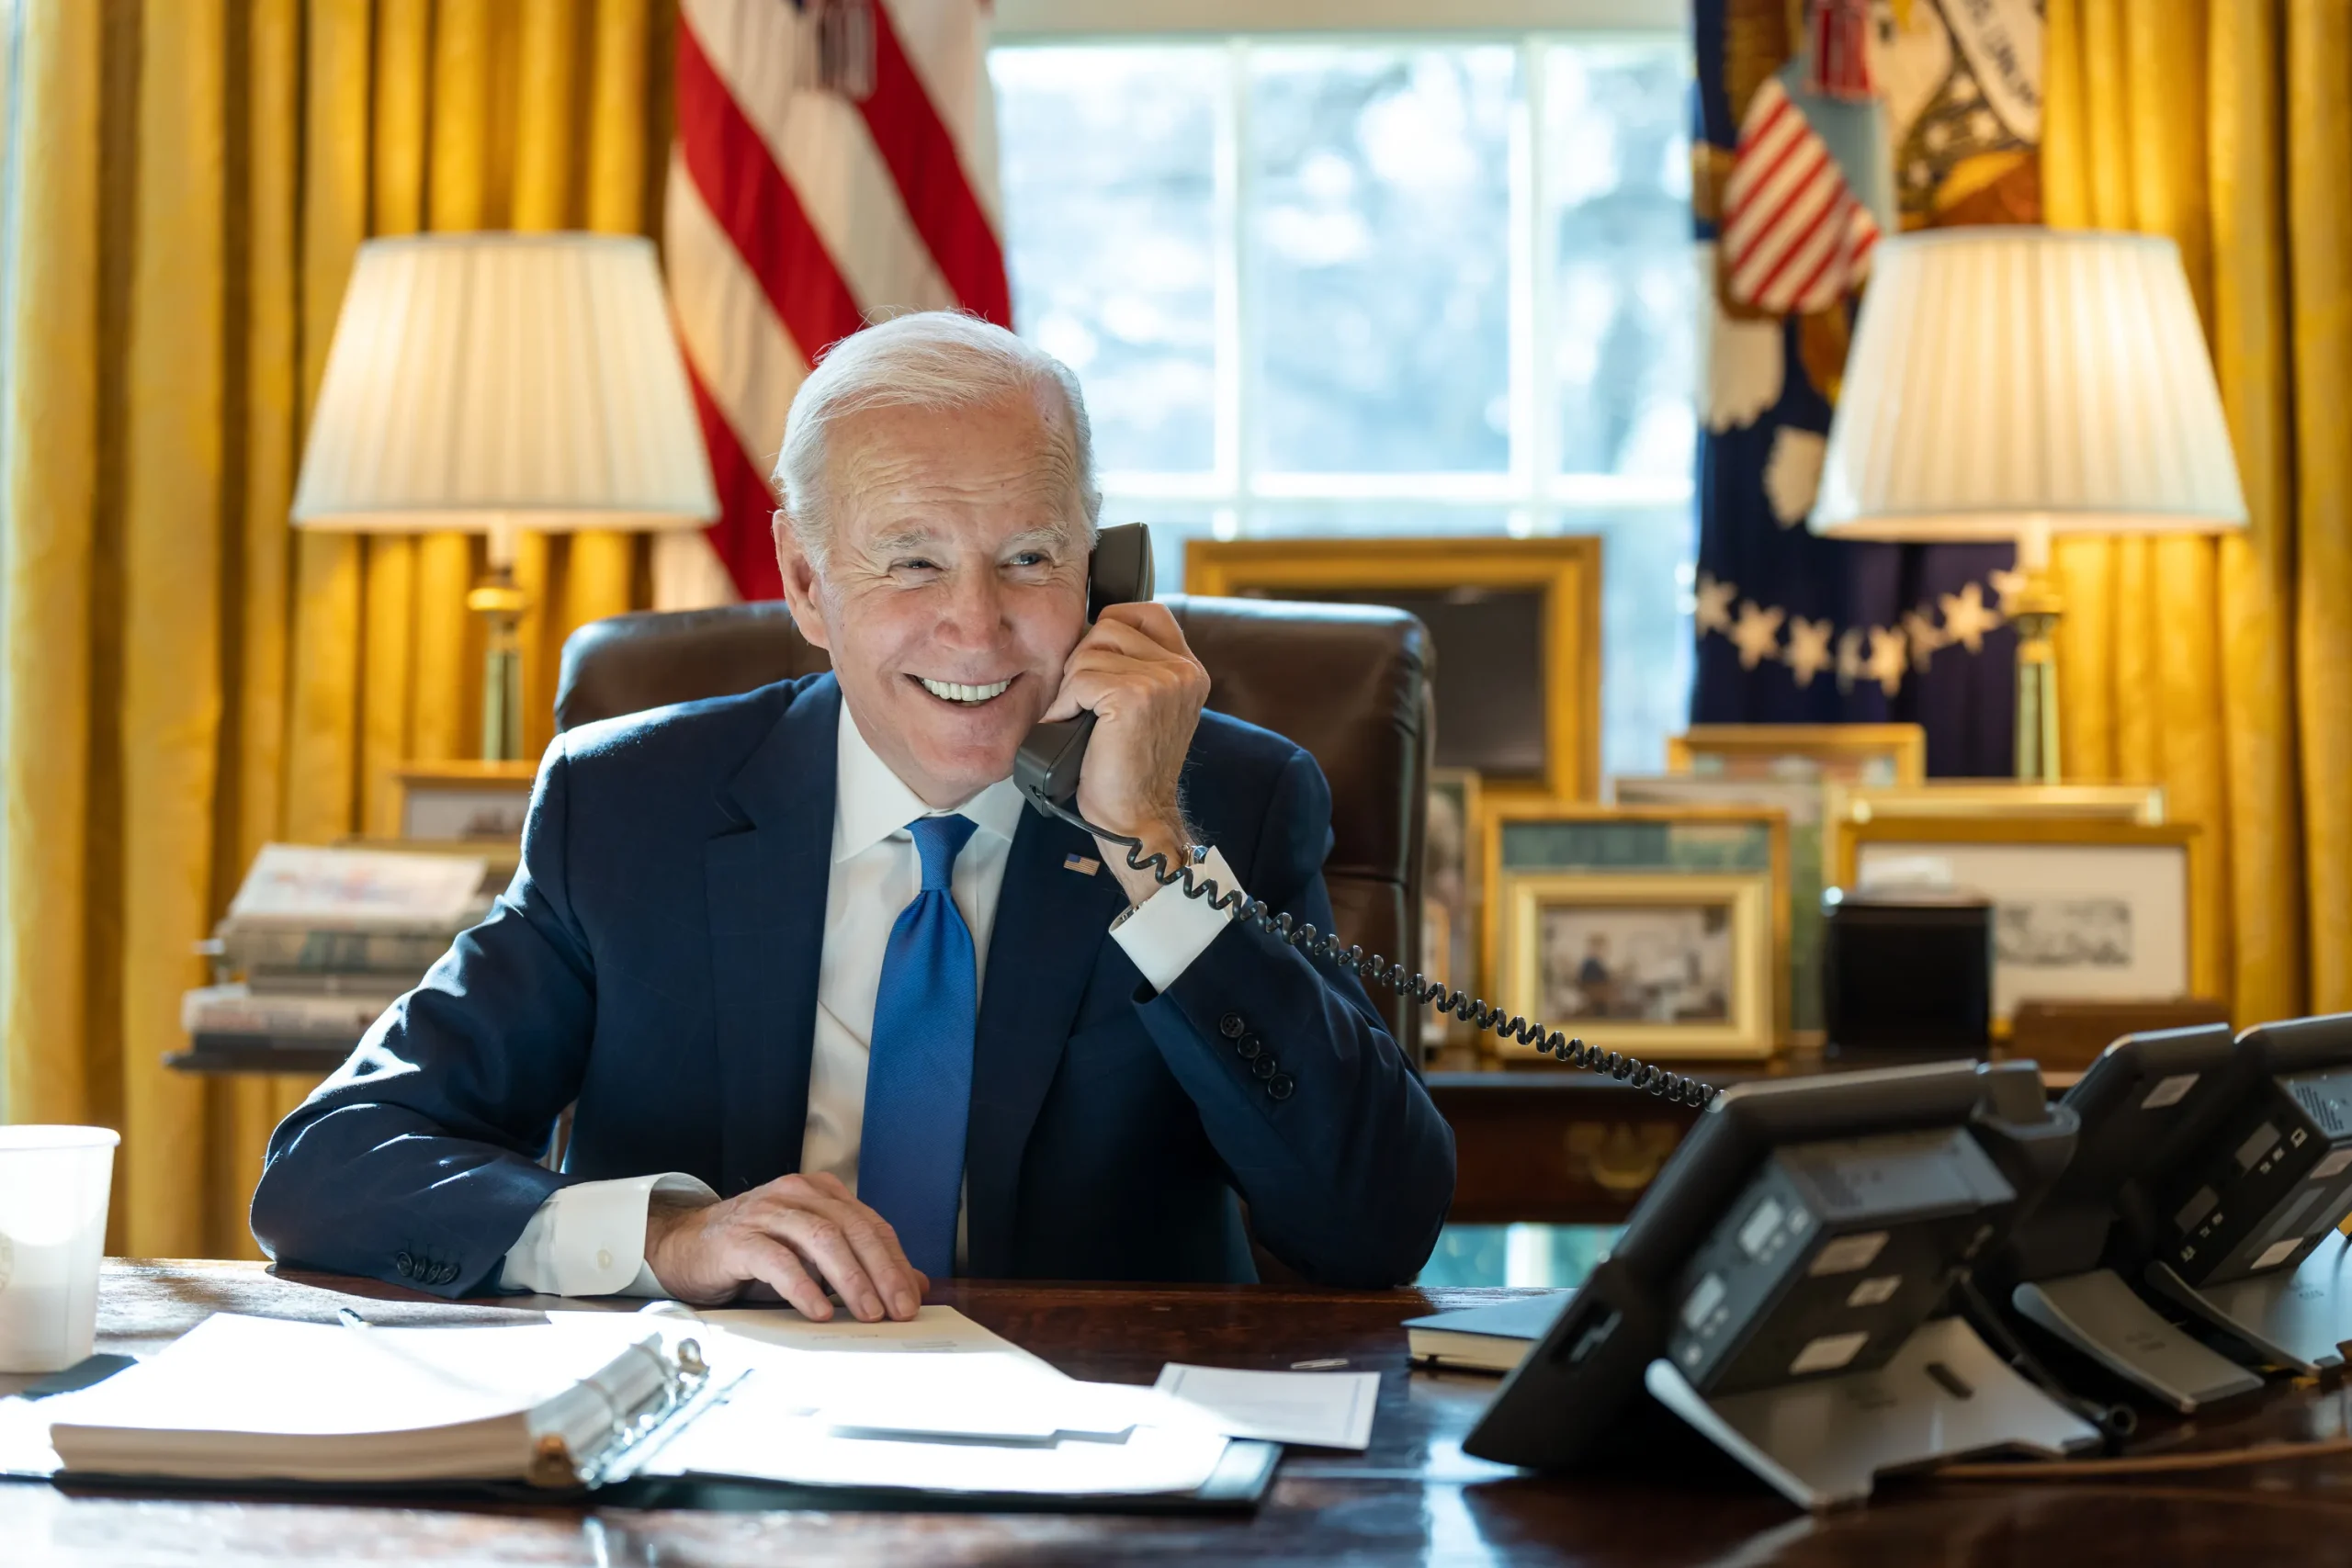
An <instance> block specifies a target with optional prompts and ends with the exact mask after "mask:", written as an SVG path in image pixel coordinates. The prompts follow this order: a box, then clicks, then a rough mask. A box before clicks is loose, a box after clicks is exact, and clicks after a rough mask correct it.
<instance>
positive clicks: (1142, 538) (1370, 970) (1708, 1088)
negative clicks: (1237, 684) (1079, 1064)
mask: <svg viewBox="0 0 2352 1568" xmlns="http://www.w3.org/2000/svg"><path fill="white" fill-rule="evenodd" d="M1151 579H1152V573H1151V534H1150V531H1149V530H1148V529H1147V528H1146V527H1145V526H1144V525H1142V524H1140V523H1126V524H1122V525H1117V526H1115V527H1110V528H1104V529H1103V530H1102V531H1101V532H1100V533H1099V534H1098V535H1097V536H1096V537H1095V542H1094V554H1093V557H1092V558H1091V560H1090V561H1089V562H1088V564H1087V571H1086V618H1087V620H1088V621H1089V622H1090V623H1091V622H1092V621H1093V620H1094V619H1095V617H1096V616H1098V615H1101V614H1102V613H1103V606H1104V605H1106V604H1131V603H1134V602H1136V601H1138V600H1145V599H1148V598H1150V597H1151V592H1152V581H1151ZM1093 734H1094V715H1093V714H1091V713H1085V712H1081V713H1080V715H1079V716H1077V717H1075V718H1069V719H1063V720H1061V721H1059V722H1058V723H1053V724H1041V725H1039V726H1037V727H1036V728H1035V729H1032V730H1031V731H1030V732H1029V739H1026V740H1024V741H1023V742H1022V743H1021V751H1020V754H1019V755H1018V756H1016V757H1015V758H1014V759H1013V763H1012V782H1013V784H1015V785H1016V786H1017V787H1018V788H1019V789H1020V791H1021V794H1022V795H1023V798H1025V799H1026V800H1027V801H1028V802H1029V804H1030V805H1031V806H1033V807H1036V809H1037V810H1039V811H1040V812H1043V813H1044V814H1045V815H1046V816H1047V817H1051V818H1056V819H1057V820H1059V821H1063V822H1067V823H1069V825H1070V826H1072V827H1074V828H1077V829H1080V831H1082V832H1086V833H1089V834H1091V835H1092V836H1093V837H1095V838H1096V839H1099V840H1102V841H1103V842H1104V843H1110V844H1118V845H1121V846H1123V847H1124V848H1125V850H1126V852H1127V865H1128V867H1129V869H1131V870H1134V871H1142V872H1148V873H1150V874H1151V876H1152V879H1153V880H1154V881H1156V882H1158V883H1159V885H1160V886H1163V887H1165V886H1170V884H1182V886H1183V890H1184V897H1187V898H1201V899H1205V900H1206V901H1207V902H1208V904H1209V905H1210V907H1211V908H1217V909H1238V911H1239V915H1240V918H1241V919H1244V920H1246V921H1248V922H1250V924H1251V925H1253V926H1255V927H1257V928H1258V929H1259V930H1260V931H1264V932H1266V933H1267V934H1268V935H1270V936H1272V937H1275V938H1277V939H1279V940H1280V941H1283V942H1288V943H1289V944H1290V945H1291V946H1293V947H1295V948H1297V949H1298V950H1299V951H1300V952H1302V953H1306V955H1307V956H1308V957H1309V958H1320V959H1323V960H1326V961H1327V962H1329V963H1330V964H1333V965H1335V966H1337V967H1338V968H1340V969H1343V970H1346V971H1348V972H1350V973H1351V974H1354V975H1356V976H1361V977H1363V978H1367V979H1371V980H1375V981H1377V982H1379V983H1380V984H1381V985H1383V986H1385V987H1387V988H1388V989H1390V990H1392V991H1395V992H1397V994H1398V995H1400V996H1408V997H1410V998H1413V1000H1414V1001H1415V1002H1418V1003H1423V1004H1426V1005H1429V1006H1431V1007H1434V1008H1436V1009H1437V1010H1438V1011H1440V1012H1442V1013H1450V1014H1452V1015H1453V1017H1455V1018H1458V1019H1462V1020H1464V1021H1467V1022H1469V1023H1471V1024H1473V1025H1475V1026H1476V1027H1477V1028H1479V1029H1487V1030H1492V1031H1493V1032H1495V1033H1497V1034H1499V1035H1501V1036H1502V1037H1503V1038H1505V1039H1507V1040H1513V1041H1517V1042H1518V1043H1521V1044H1522V1045H1532V1046H1534V1047H1535V1048H1536V1049H1537V1050H1539V1051H1543V1052H1546V1053H1548V1054H1550V1055H1554V1056H1556V1057H1558V1058H1559V1059H1560V1060H1561V1061H1564V1062H1573V1063H1575V1064H1576V1065H1577V1066H1580V1067H1584V1068H1587V1069H1588V1070H1589V1071H1592V1072H1597V1073H1606V1074H1608V1075H1609V1076H1610V1077H1614V1078H1620V1079H1623V1080H1624V1081H1625V1082H1627V1083H1630V1084H1632V1085H1633V1086H1634V1088H1636V1089H1647V1090H1649V1091H1650V1092H1651V1093H1653V1094H1657V1095H1662V1096H1664V1097H1665V1098H1667V1099H1668V1100H1677V1101H1679V1102H1681V1103H1683V1104H1688V1105H1699V1106H1703V1105H1706V1104H1707V1103H1709V1102H1710V1101H1712V1100H1713V1099H1714V1097H1715V1090H1714V1089H1713V1086H1712V1085H1709V1084H1705V1083H1702V1082H1700V1081H1699V1080H1698V1079H1696V1078H1692V1077H1684V1076H1683V1075H1682V1074H1680V1073H1672V1072H1668V1071H1667V1070H1665V1069H1664V1068H1662V1067H1657V1066H1652V1065H1650V1064H1649V1063H1646V1062H1642V1061H1638V1060H1636V1059H1635V1058H1634V1057H1632V1056H1627V1055H1622V1054H1620V1053H1618V1052H1615V1051H1602V1050H1600V1049H1599V1048H1597V1047H1595V1046H1590V1045H1587V1044H1586V1043H1584V1042H1583V1041H1581V1040H1575V1039H1570V1038H1568V1037H1567V1036H1566V1035H1563V1034H1561V1033H1560V1032H1558V1031H1556V1030H1552V1029H1547V1028H1546V1027H1545V1026H1544V1024H1542V1023H1540V1022H1530V1021H1527V1020H1526V1019H1523V1018H1519V1017H1516V1016H1507V1015H1506V1014H1505V1013H1504V1012H1503V1010H1501V1009H1499V1008H1490V1007H1488V1006H1487V1004H1486V1003H1485V1002H1484V1001H1482V1000H1475V999H1473V998H1471V997H1470V996H1469V994H1468V993H1466V992H1464V991H1458V990H1454V989H1453V988H1451V987H1447V986H1445V985H1442V984H1440V983H1437V982H1434V981H1430V980H1429V979H1426V978H1424V977H1423V976H1419V975H1415V974H1408V973H1407V972H1406V969H1405V966H1404V965H1403V964H1391V963H1390V962H1389V961H1388V960H1387V959H1385V958H1384V957H1382V956H1381V955H1380V954H1379V953H1372V954H1369V955H1367V954H1366V953H1364V950H1363V948H1362V947H1361V946H1354V947H1350V946H1343V945H1342V944H1341V943H1340V939H1339V937H1338V936H1337V935H1335V934H1333V933H1330V932H1317V931H1316V929H1315V928H1314V927H1313V926H1311V925H1306V924H1304V923H1301V922H1297V921H1294V920H1293V919H1291V917H1290V916H1289V915H1287V914H1284V913H1283V912H1281V911H1279V910H1276V909H1272V908H1267V906H1266V904H1265V903H1264V902H1263V901H1262V900H1261V899H1257V898H1250V899H1246V900H1245V899H1244V898H1243V897H1241V895H1240V893H1239V892H1238V890H1237V891H1233V892H1225V891H1221V890H1220V889H1219V888H1218V886H1217V885H1216V880H1215V879H1214V878H1212V877H1206V876H1203V875H1201V874H1199V873H1198V872H1196V871H1195V870H1194V869H1193V867H1192V866H1190V865H1183V866H1176V867H1172V868H1171V867H1170V865H1169V863H1168V857H1167V856H1166V855H1164V854H1160V853H1158V852H1154V853H1152V854H1148V855H1147V854H1145V853H1144V852H1143V842H1142V840H1138V839H1131V838H1128V837H1126V836H1125V834H1122V833H1114V832H1110V831H1108V830H1107V829H1102V828H1098V827H1096V826H1095V825H1094V824H1093V823H1091V822H1089V821H1088V820H1086V818H1083V817H1080V815H1079V814H1078V812H1077V810H1076V809H1075V808H1074V807H1073V806H1072V805H1071V802H1072V801H1074V800H1075V799H1076V798H1077V795H1078V776H1079V771H1080V767H1081V766H1082V765H1083V764H1084V762H1085V761H1086V743H1087V741H1088V740H1089V739H1092V737H1093Z"/></svg>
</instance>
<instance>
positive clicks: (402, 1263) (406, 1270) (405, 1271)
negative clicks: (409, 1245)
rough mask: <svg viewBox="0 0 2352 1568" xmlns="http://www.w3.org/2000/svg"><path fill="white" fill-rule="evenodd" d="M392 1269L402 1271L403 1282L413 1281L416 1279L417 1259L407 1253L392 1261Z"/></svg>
mask: <svg viewBox="0 0 2352 1568" xmlns="http://www.w3.org/2000/svg"><path fill="white" fill-rule="evenodd" d="M392 1267H393V1268H395V1269H399V1270H400V1271H401V1279H403V1280H412V1279H414V1278H415V1277H416V1259H415V1258H411V1257H410V1256H409V1255H408V1254H407V1253H405V1252H403V1253H401V1254H400V1255H399V1256H398V1257H396V1258H393V1259H392Z"/></svg>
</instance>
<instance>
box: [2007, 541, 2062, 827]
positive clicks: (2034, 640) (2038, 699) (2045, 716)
mask: <svg viewBox="0 0 2352 1568" xmlns="http://www.w3.org/2000/svg"><path fill="white" fill-rule="evenodd" d="M2063 614H2064V602H2063V601H2062V600H2061V599H2060V598H2059V596H2058V592H2057V590H2056V589H2055V588H2054V587H2052V585H2051V581H2050V576H2049V573H2048V572H2047V571H2046V570H2043V571H2033V572H2030V573H2029V574H2028V576H2027V578H2026V585H2025V587H2024V589H2023V590H2022V591H2020V592H2018V594H2017V596H2016V598H2015V599H2014V600H2013V602H2012V605H2011V608H2010V610H2009V621H2010V623H2011V624H2012V625H2014V626H2016V627H2017V628H2018V739H2017V773H2018V780H2019V782H2021V783H2026V784H2056V783H2057V782H2058V649H2057V640H2056V639H2057V632H2058V621H2059V617H2060V616H2061V615H2063Z"/></svg>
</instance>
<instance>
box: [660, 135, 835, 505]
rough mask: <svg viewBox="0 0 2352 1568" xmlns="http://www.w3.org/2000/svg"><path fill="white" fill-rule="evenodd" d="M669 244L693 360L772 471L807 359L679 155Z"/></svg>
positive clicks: (666, 220) (666, 224) (741, 436)
mask: <svg viewBox="0 0 2352 1568" xmlns="http://www.w3.org/2000/svg"><path fill="white" fill-rule="evenodd" d="M662 240H663V243H664V246H665V249H664V254H666V255H667V257H668V258H669V265H670V288H671V294H672V310H673V313H674V315H675V316H676V318H677V325H678V341H679V342H680V344H683V345H684V348H685V351H686V359H687V362H688V363H690V364H691V365H693V367H695V373H696V374H697V375H699V376H701V378H702V384H703V387H704V389H706V390H707V391H708V392H709V393H710V396H711V399H712V400H713V401H715V402H717V403H718V406H719V409H720V411H721V412H724V413H725V414H726V416H727V423H729V425H731V426H732V427H733V428H734V431H735V439H736V441H737V442H738V443H739V444H740V445H741V446H742V448H743V450H744V451H745V452H746V453H748V454H750V455H751V457H752V462H753V464H754V465H755V466H756V467H757V468H760V469H761V470H762V471H763V472H765V471H766V470H767V469H768V468H769V467H770V466H771V460H772V459H773V457H774V455H775V451H776V449H777V448H778V447H779V446H782V445H783V444H784V423H785V418H786V414H787V413H789V412H790V411H791V408H792V394H793V393H794V392H795V391H797V390H798V389H799V387H800V383H801V380H802V379H803V378H805V377H806V376H807V374H808V370H809V356H808V355H805V354H803V353H802V352H801V350H800V345H799V344H797V343H795V342H793V341H792V334H791V333H787V332H786V331H785V330H784V323H783V322H782V321H778V320H776V314H775V307H774V306H772V305H770V304H769V303H768V297H767V294H766V291H765V290H763V289H762V288H760V282H759V279H757V278H755V277H753V276H752V274H751V271H750V269H749V268H747V267H746V266H745V265H743V258H742V257H741V255H738V254H736V251H735V247H734V246H733V245H730V244H729V243H727V236H726V235H725V234H724V233H722V232H721V231H719V228H718V220H716V219H714V218H712V217H711V215H710V209H708V208H707V207H705V206H704V205H703V202H702V193H701V192H700V191H699V190H697V189H695V182H694V181H693V180H692V179H691V178H689V177H688V176H687V175H686V173H685V171H684V169H683V168H681V167H679V166H678V161H677V160H676V158H675V157H674V156H673V159H672V168H671V175H670V196H669V203H668V210H667V212H666V213H665V214H664V215H663V220H662Z"/></svg>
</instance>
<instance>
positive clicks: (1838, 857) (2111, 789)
mask: <svg viewBox="0 0 2352 1568" xmlns="http://www.w3.org/2000/svg"><path fill="white" fill-rule="evenodd" d="M1932 818H1953V819H1959V820H1975V821H2005V822H2026V821H2050V822H2065V821H2095V822H2144V823H2147V824H2149V825H2150V826H2154V825H2156V824H2158V823H2161V822H2163V821H2164V820H2165V786H2164V785H2162V784H2027V783H2024V782H2021V781H2018V780H2014V779H1937V780H1934V781H1932V782H1930V783H1928V784H1898V785H1895V786H1893V787H1889V788H1881V787H1879V786H1877V785H1874V784H1847V783H1842V782H1840V781H1838V780H1835V779H1832V780H1829V781H1827V782H1826V783H1825V784H1823V785H1822V788H1821V856H1822V862H1821V871H1822V875H1823V876H1824V877H1826V878H1827V879H1828V882H1829V884H1830V885H1831V886H1837V885H1838V867H1839V866H1840V865H1842V864H1844V863H1845V854H1846V848H1845V844H1846V837H1847V835H1848V833H1849V832H1850V831H1851V830H1852V829H1854V828H1856V827H1858V826H1860V824H1862V823H1864V822H1918V821H1924V820H1928V819H1932Z"/></svg>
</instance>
